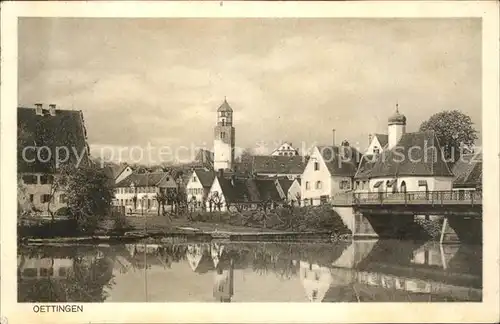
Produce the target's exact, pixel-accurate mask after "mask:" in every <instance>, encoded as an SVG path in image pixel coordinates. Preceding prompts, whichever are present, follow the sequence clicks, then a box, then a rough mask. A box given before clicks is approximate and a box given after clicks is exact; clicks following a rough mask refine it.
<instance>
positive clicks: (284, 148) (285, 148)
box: [271, 142, 299, 155]
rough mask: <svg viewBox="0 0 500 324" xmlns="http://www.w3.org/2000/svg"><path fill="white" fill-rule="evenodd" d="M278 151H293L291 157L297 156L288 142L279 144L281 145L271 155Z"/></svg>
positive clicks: (296, 151)
mask: <svg viewBox="0 0 500 324" xmlns="http://www.w3.org/2000/svg"><path fill="white" fill-rule="evenodd" d="M280 151H286V152H291V151H293V155H299V151H298V150H297V149H296V148H294V147H293V146H292V143H289V142H283V143H281V145H280V146H279V147H278V148H276V149H275V150H274V151H273V152H272V153H271V154H274V153H275V152H280Z"/></svg>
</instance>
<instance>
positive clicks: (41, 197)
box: [40, 194, 50, 204]
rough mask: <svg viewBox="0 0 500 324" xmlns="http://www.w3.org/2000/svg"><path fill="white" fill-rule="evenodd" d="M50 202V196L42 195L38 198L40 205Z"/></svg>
mask: <svg viewBox="0 0 500 324" xmlns="http://www.w3.org/2000/svg"><path fill="white" fill-rule="evenodd" d="M49 201H50V195H48V194H44V195H41V196H40V202H41V203H42V204H45V203H48V202H49Z"/></svg>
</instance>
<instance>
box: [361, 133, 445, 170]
mask: <svg viewBox="0 0 500 324" xmlns="http://www.w3.org/2000/svg"><path fill="white" fill-rule="evenodd" d="M432 147H435V148H436V149H432ZM415 148H418V149H415ZM426 149H427V152H425V151H426ZM452 175H453V174H452V173H451V171H450V169H449V167H448V165H447V163H446V161H444V159H443V157H442V154H441V146H440V145H439V141H438V140H437V138H436V135H435V133H434V131H425V132H415V133H406V134H403V135H402V136H401V139H400V140H399V142H398V144H397V145H396V146H395V147H394V148H392V149H391V150H388V151H383V152H382V153H381V154H380V155H379V156H378V158H377V160H376V162H375V164H374V166H373V168H372V171H371V174H370V178H376V177H394V176H445V177H446V176H452Z"/></svg>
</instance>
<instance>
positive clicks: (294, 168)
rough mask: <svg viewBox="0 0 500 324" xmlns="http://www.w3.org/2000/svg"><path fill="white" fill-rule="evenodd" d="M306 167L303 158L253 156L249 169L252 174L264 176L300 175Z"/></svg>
mask: <svg viewBox="0 0 500 324" xmlns="http://www.w3.org/2000/svg"><path fill="white" fill-rule="evenodd" d="M305 165H306V160H305V158H304V157H303V156H273V155H256V156H253V159H252V165H251V169H252V172H253V173H266V174H270V173H271V174H302V172H304V168H305Z"/></svg>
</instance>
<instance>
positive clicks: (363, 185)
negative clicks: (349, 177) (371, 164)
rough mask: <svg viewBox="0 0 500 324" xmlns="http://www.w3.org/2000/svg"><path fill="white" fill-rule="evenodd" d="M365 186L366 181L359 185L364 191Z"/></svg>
mask: <svg viewBox="0 0 500 324" xmlns="http://www.w3.org/2000/svg"><path fill="white" fill-rule="evenodd" d="M365 186H366V181H363V182H362V183H361V189H365Z"/></svg>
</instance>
